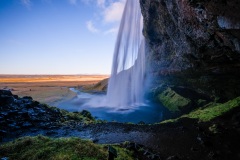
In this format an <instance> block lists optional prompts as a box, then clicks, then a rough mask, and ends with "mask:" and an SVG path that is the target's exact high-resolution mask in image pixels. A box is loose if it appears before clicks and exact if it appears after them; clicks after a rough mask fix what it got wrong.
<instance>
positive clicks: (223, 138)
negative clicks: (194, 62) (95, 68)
mask: <svg viewBox="0 0 240 160" xmlns="http://www.w3.org/2000/svg"><path fill="white" fill-rule="evenodd" d="M0 93H1V94H0V98H1V99H5V98H6V97H8V98H7V99H8V101H0V127H1V128H0V137H1V138H0V140H1V143H3V142H7V141H10V140H14V139H15V138H17V137H22V136H36V135H39V134H41V135H45V136H50V137H70V136H71V137H81V138H84V139H90V140H92V141H93V142H94V143H100V144H114V143H118V144H122V145H123V147H125V148H127V149H129V150H132V151H133V152H134V154H135V156H136V157H138V159H143V160H146V159H162V160H166V159H180V160H188V159H189V160H190V159H194V160H198V159H199V160H202V159H207V160H212V159H216V160H217V159H220V160H225V159H226V160H229V159H231V160H237V159H239V158H240V155H239V150H238V148H240V144H239V141H240V123H239V117H240V115H239V113H240V111H239V107H238V108H235V109H234V110H232V111H231V112H229V113H227V114H225V115H224V116H222V117H220V118H217V119H215V120H213V121H211V122H206V123H199V122H197V120H193V119H186V118H185V119H184V118H183V119H181V120H179V121H177V122H175V123H166V124H155V125H144V124H140V125H139V124H124V123H117V122H111V123H97V124H94V123H89V124H88V123H86V121H85V122H84V121H83V120H81V119H77V118H76V117H75V118H74V116H66V115H67V114H66V113H63V111H62V110H59V109H57V108H55V107H49V106H46V105H44V104H40V103H38V102H36V101H34V100H32V99H31V98H30V97H24V98H19V97H17V96H15V95H12V94H11V92H8V91H0ZM73 114H74V113H73ZM76 114H77V113H76ZM83 114H84V115H87V116H88V117H89V114H88V113H87V112H86V111H84V112H83ZM85 118H86V117H85Z"/></svg>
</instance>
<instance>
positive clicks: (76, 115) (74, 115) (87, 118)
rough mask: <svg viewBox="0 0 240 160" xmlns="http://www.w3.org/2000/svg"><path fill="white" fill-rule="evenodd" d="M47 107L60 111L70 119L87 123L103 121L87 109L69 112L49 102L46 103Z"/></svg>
mask: <svg viewBox="0 0 240 160" xmlns="http://www.w3.org/2000/svg"><path fill="white" fill-rule="evenodd" d="M45 107H47V108H49V109H50V110H52V111H54V112H60V113H61V115H62V116H63V117H65V118H66V119H67V121H68V120H77V121H81V122H83V123H85V124H90V123H97V122H98V123H99V122H101V121H99V120H98V121H97V120H96V119H95V118H94V117H93V116H92V115H91V113H90V112H89V111H87V110H82V111H81V112H68V111H66V110H64V109H59V108H57V107H52V106H49V105H47V104H45ZM63 122H66V120H63Z"/></svg>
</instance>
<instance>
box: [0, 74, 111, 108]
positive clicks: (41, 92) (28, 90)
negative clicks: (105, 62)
mask: <svg viewBox="0 0 240 160" xmlns="http://www.w3.org/2000/svg"><path fill="white" fill-rule="evenodd" d="M105 78H108V75H0V89H10V90H11V91H12V93H13V94H16V95H18V96H20V97H23V96H31V97H32V98H33V99H34V100H37V101H39V102H41V103H46V104H49V105H57V104H58V103H60V102H62V101H64V100H68V99H71V98H73V97H74V96H76V93H74V92H72V91H70V90H69V87H79V86H84V85H92V84H96V83H97V82H99V81H101V80H102V79H105Z"/></svg>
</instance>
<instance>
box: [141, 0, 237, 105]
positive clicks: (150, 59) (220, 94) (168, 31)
mask: <svg viewBox="0 0 240 160" xmlns="http://www.w3.org/2000/svg"><path fill="white" fill-rule="evenodd" d="M140 3H141V7H142V14H143V18H144V30H143V33H144V36H145V37H146V40H147V43H148V54H147V66H148V74H149V75H150V76H153V77H154V78H155V79H154V80H153V83H154V84H153V87H156V86H159V87H162V88H163V89H166V88H167V87H184V88H189V89H192V90H194V91H195V92H198V93H203V94H205V95H207V96H208V98H212V99H216V98H217V99H218V100H219V101H221V102H224V101H227V100H230V99H233V98H235V97H237V96H239V95H240V82H239V81H238V75H239V73H240V70H239V67H240V50H239V46H240V36H239V35H240V28H239V24H240V12H239V9H237V8H240V3H239V1H238V0H228V1H221V0H220V1H215V0H209V1H206V0H140ZM187 98H188V97H187Z"/></svg>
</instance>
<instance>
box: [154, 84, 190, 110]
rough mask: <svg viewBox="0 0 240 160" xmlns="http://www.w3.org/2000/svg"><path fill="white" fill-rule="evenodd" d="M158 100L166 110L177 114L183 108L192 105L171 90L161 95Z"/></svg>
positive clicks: (168, 89)
mask: <svg viewBox="0 0 240 160" xmlns="http://www.w3.org/2000/svg"><path fill="white" fill-rule="evenodd" d="M158 99H159V101H160V102H161V103H162V104H163V105H164V106H165V107H166V108H168V110H169V111H172V112H177V111H179V110H180V109H181V108H184V107H185V106H188V105H189V104H190V103H191V100H189V99H188V98H184V97H182V96H181V95H179V94H177V93H176V92H175V91H173V90H172V89H171V88H167V89H166V90H165V91H163V92H162V93H161V94H159V95H158Z"/></svg>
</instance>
